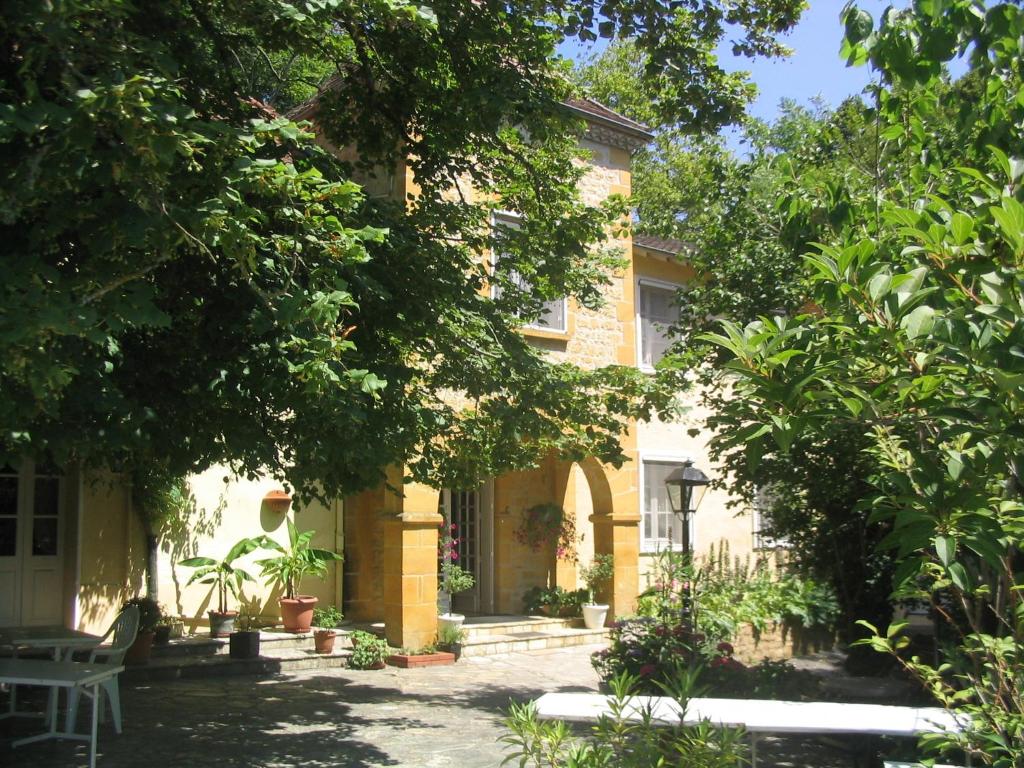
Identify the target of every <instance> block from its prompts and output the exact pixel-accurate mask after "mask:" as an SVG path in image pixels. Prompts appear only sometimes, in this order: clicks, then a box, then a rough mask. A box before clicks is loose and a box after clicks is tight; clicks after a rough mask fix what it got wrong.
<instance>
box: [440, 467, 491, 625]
mask: <svg viewBox="0 0 1024 768" xmlns="http://www.w3.org/2000/svg"><path fill="white" fill-rule="evenodd" d="M441 513H442V514H443V515H444V519H445V520H446V521H447V523H448V524H449V525H454V526H455V530H454V532H453V535H454V537H455V538H457V539H458V544H457V545H456V547H455V550H456V552H457V553H458V560H457V563H458V565H459V566H461V567H462V568H464V569H465V570H467V571H469V572H470V573H471V574H473V581H474V582H475V583H474V585H473V588H472V589H470V590H467V591H465V592H460V593H459V594H457V595H453V596H452V609H453V610H455V611H458V612H459V613H478V614H479V613H489V612H492V611H493V610H494V484H493V482H492V481H487V482H485V483H483V484H482V485H480V486H479V487H477V488H474V489H472V490H468V491H456V490H444V491H442V492H441Z"/></svg>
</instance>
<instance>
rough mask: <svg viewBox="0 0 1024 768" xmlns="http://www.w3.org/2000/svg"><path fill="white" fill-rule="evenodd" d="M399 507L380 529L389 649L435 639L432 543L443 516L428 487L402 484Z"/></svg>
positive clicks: (434, 549) (434, 493)
mask: <svg viewBox="0 0 1024 768" xmlns="http://www.w3.org/2000/svg"><path fill="white" fill-rule="evenodd" d="M402 506H403V510H402V512H400V513H398V514H387V515H386V516H385V518H384V520H383V525H382V526H381V528H382V532H383V538H384V542H383V566H384V568H383V570H384V576H383V582H384V585H383V586H384V590H383V593H384V626H385V632H386V634H387V639H388V642H389V643H390V644H391V645H393V646H395V647H406V648H422V647H423V646H425V645H429V644H430V643H432V642H434V640H436V639H437V541H438V531H439V526H440V525H441V523H442V521H443V518H442V517H441V515H439V514H438V512H437V491H434V490H432V489H427V488H422V487H413V486H406V488H405V493H404V498H403V505H402Z"/></svg>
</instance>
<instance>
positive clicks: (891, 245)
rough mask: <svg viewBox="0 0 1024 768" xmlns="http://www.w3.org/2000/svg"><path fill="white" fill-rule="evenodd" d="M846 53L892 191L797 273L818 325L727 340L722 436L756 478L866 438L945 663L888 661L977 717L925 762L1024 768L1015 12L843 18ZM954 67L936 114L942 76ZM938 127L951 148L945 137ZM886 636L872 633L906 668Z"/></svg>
mask: <svg viewBox="0 0 1024 768" xmlns="http://www.w3.org/2000/svg"><path fill="white" fill-rule="evenodd" d="M845 19H846V40H845V43H844V50H845V52H846V54H847V55H848V56H849V58H850V59H851V61H853V62H864V61H871V63H872V64H873V66H874V67H875V68H876V69H877V70H878V71H879V73H880V75H881V77H882V88H881V89H880V90H879V93H878V102H877V106H878V111H877V115H878V120H879V131H878V135H879V137H880V139H881V140H883V141H887V142H891V143H892V144H893V145H894V147H895V150H896V152H895V158H896V162H898V163H900V164H901V165H902V173H901V174H900V177H899V180H898V183H895V184H892V185H890V186H889V187H888V188H886V189H885V190H883V193H882V194H880V195H879V196H878V198H877V200H876V201H874V203H873V204H872V205H871V206H869V207H863V208H861V209H859V210H858V211H857V212H856V217H855V222H856V226H853V227H850V228H849V229H847V230H846V231H845V232H844V233H842V236H841V237H838V238H834V239H832V240H830V241H829V242H826V243H823V244H821V245H820V246H818V247H817V248H815V249H814V250H813V251H812V252H811V253H810V254H808V256H807V265H808V276H809V277H808V279H809V283H808V284H809V286H810V288H811V290H812V291H813V294H812V295H813V298H814V300H815V304H816V307H817V310H818V311H817V312H816V313H814V314H808V315H804V316H799V317H795V318H781V317H777V318H763V319H761V320H758V321H755V322H754V323H751V324H748V325H746V326H741V325H739V324H733V323H726V324H725V330H724V332H723V333H721V334H719V335H716V336H714V337H712V338H711V340H712V341H714V342H715V343H717V344H719V345H720V346H721V347H722V348H723V349H724V350H727V352H728V353H729V354H730V355H731V357H732V361H731V363H730V364H729V370H730V371H731V373H732V374H733V375H735V376H736V381H737V395H738V397H737V398H735V400H734V401H733V402H734V405H733V406H731V412H730V419H732V422H733V423H732V428H731V429H730V430H728V431H727V432H726V433H724V434H723V437H722V440H723V442H724V444H725V445H727V446H728V448H729V449H731V450H737V451H740V452H742V453H743V454H745V455H746V456H747V457H748V458H749V459H750V460H752V461H755V462H756V461H757V459H758V457H759V456H761V455H762V454H763V453H765V452H772V451H775V450H783V451H785V450H787V449H789V448H790V446H792V445H793V444H794V441H795V440H797V439H798V438H799V437H800V436H801V435H807V434H819V435H827V434H832V433H834V432H835V431H836V430H837V429H839V428H842V429H850V430H855V431H857V432H859V433H860V434H862V435H865V436H866V437H867V445H866V446H865V449H864V451H863V452H862V455H863V456H864V457H867V458H868V459H869V460H870V462H871V470H872V471H871V475H870V478H871V481H872V485H873V487H874V489H875V490H874V493H873V495H872V497H871V500H870V501H871V509H872V515H873V518H874V519H876V520H879V521H884V522H885V523H886V524H887V525H889V526H891V529H892V531H891V533H890V534H889V536H888V537H887V539H886V540H885V542H884V545H885V547H887V548H888V550H889V551H891V552H892V553H893V554H894V556H895V557H897V558H898V559H899V561H900V565H899V568H898V570H897V572H896V575H895V579H894V581H895V585H896V587H897V594H898V595H901V596H909V597H915V598H922V599H926V600H928V601H929V602H930V603H931V604H932V608H933V610H934V611H935V613H936V615H937V616H940V617H942V618H944V619H946V621H947V622H948V624H949V627H950V630H951V632H952V635H951V636H952V637H953V639H954V646H953V647H951V648H949V649H947V654H946V662H947V663H945V664H943V665H942V666H940V667H938V668H933V667H932V666H929V665H928V664H926V663H924V662H922V661H921V660H919V659H916V658H906V657H903V663H904V665H905V666H906V667H907V669H908V670H909V671H911V672H913V673H915V674H917V675H918V676H919V677H920V678H921V680H922V681H923V682H924V683H925V684H926V685H927V687H928V688H929V689H930V690H931V691H932V692H933V693H934V694H935V695H936V696H938V697H939V698H940V700H942V701H943V703H945V704H947V705H949V706H954V707H963V708H964V709H965V710H966V712H967V713H969V714H970V715H971V716H972V720H971V721H970V727H969V728H968V729H967V731H966V732H965V734H962V735H959V736H957V735H952V734H945V735H941V736H936V737H935V741H936V742H938V746H946V747H950V746H956V747H960V748H964V749H968V750H970V751H972V752H973V753H974V754H975V756H976V757H977V758H978V759H980V760H981V761H983V762H984V763H986V764H992V765H998V766H1006V767H1011V766H1021V765H1024V752H1022V746H1021V745H1022V744H1024V705H1022V702H1024V695H1022V690H1024V656H1022V653H1024V646H1022V643H1024V600H1022V595H1024V578H1022V576H1021V562H1022V558H1021V549H1022V547H1024V504H1022V500H1021V489H1022V487H1024V485H1022V483H1021V480H1020V477H1021V457H1022V456H1024V434H1022V431H1021V413H1022V411H1021V392H1022V389H1021V386H1020V385H1021V382H1022V381H1024V378H1022V376H1024V367H1022V364H1021V353H1020V351H1021V328H1022V327H1024V309H1022V305H1021V298H1020V296H1021V294H1020V289H1021V285H1022V284H1024V184H1022V182H1024V160H1022V159H1021V158H1020V157H1019V156H1017V155H1018V154H1019V152H1020V147H1021V146H1022V140H1024V136H1022V135H1021V126H1022V125H1024V120H1022V118H1024V104H1022V102H1021V99H1020V94H1021V92H1022V89H1024V66H1022V60H1021V56H1020V48H1019V40H1020V39H1021V34H1022V32H1024V11H1022V9H1021V8H1020V6H1019V4H1017V3H992V4H988V5H984V6H983V5H982V4H979V3H973V2H966V0H965V1H963V2H959V1H957V0H951V1H949V2H929V3H925V2H921V3H917V4H915V5H914V7H913V8H911V9H909V10H905V11H898V10H889V11H887V12H886V14H885V15H884V16H883V18H882V20H881V23H880V24H878V25H877V26H876V24H875V23H874V21H873V19H872V18H871V17H870V16H869V15H868V14H867V13H866V12H864V11H862V10H859V9H857V8H855V7H851V8H849V9H848V10H847V12H846V15H845ZM957 55H961V56H969V66H970V70H971V73H970V78H969V79H968V81H967V82H965V83H964V84H963V85H964V89H965V90H964V93H969V94H972V97H971V98H966V97H961V98H957V99H955V100H953V101H952V103H950V101H949V98H948V97H949V91H948V89H947V88H946V87H945V86H944V84H943V82H942V72H943V64H944V63H945V62H947V61H948V60H950V59H951V58H953V57H954V56H957ZM950 118H952V125H953V127H954V128H955V134H954V136H955V138H956V140H955V141H948V140H947V139H948V138H949V136H950V134H949V133H948V132H947V131H946V130H945V129H944V126H948V125H949V124H950V123H949V120H950ZM900 632H901V627H900V626H899V625H897V626H894V627H891V628H890V629H889V631H887V632H883V634H881V635H879V636H877V637H875V638H874V639H873V640H872V641H871V642H872V645H873V646H874V647H876V648H880V649H883V650H889V651H892V652H894V653H901V652H903V651H904V649H905V648H906V647H907V641H906V640H905V639H904V638H902V637H901V635H900Z"/></svg>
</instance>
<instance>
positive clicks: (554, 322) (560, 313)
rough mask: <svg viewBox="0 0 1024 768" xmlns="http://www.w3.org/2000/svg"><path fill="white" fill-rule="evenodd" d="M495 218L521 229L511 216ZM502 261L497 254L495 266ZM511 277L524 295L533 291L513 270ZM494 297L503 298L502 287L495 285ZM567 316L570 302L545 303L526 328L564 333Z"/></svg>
mask: <svg viewBox="0 0 1024 768" xmlns="http://www.w3.org/2000/svg"><path fill="white" fill-rule="evenodd" d="M494 218H495V220H496V221H499V222H500V223H501V224H502V226H505V227H512V228H518V227H519V223H518V221H517V219H516V217H515V216H513V215H511V214H500V215H496V216H495V217H494ZM500 260H501V253H495V254H494V261H495V264H497V262H498V261H500ZM509 277H510V279H511V280H512V282H513V283H515V285H516V286H517V287H518V288H519V289H520V290H522V291H523V292H524V293H529V292H530V291H531V286H530V283H529V281H528V280H527V279H526V278H525V277H523V276H522V275H520V274H518V273H517V272H515V271H513V270H510V271H509ZM492 295H493V296H494V298H498V297H499V296H501V287H500V286H498V285H495V286H494V288H493V293H492ZM567 316H568V302H567V301H566V300H565V299H564V298H563V299H551V300H549V301H545V302H544V303H543V304H542V305H541V311H540V316H539V317H538V318H536V319H535V320H532V321H530V322H528V323H525V324H524V326H525V327H526V328H539V329H541V330H545V331H558V332H562V333H564V332H566V330H567V329H568V324H567Z"/></svg>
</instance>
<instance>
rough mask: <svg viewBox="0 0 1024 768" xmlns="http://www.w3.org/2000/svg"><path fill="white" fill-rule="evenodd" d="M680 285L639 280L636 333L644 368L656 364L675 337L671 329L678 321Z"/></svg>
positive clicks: (641, 365) (641, 362)
mask: <svg viewBox="0 0 1024 768" xmlns="http://www.w3.org/2000/svg"><path fill="white" fill-rule="evenodd" d="M677 293H678V289H677V288H676V287H675V286H672V285H670V284H668V283H656V282H653V281H648V280H640V282H639V283H638V284H637V291H636V307H637V309H636V314H637V335H638V338H639V347H640V349H639V355H638V358H639V362H640V367H641V368H653V367H654V366H655V365H657V364H658V361H659V360H661V358H663V357H664V356H665V353H666V352H667V351H668V348H669V347H670V346H672V343H673V342H674V341H675V340H676V336H675V335H674V334H673V333H671V332H670V329H671V328H672V326H674V325H676V324H678V322H679V302H678V299H677V296H676V295H677Z"/></svg>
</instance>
